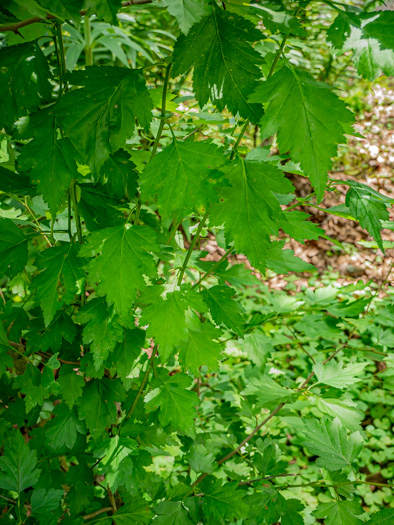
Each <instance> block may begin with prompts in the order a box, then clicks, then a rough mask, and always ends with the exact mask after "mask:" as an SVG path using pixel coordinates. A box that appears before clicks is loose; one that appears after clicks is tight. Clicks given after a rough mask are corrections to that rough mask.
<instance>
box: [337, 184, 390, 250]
mask: <svg viewBox="0 0 394 525" xmlns="http://www.w3.org/2000/svg"><path fill="white" fill-rule="evenodd" d="M383 198H384V197H383V195H382V196H381V198H378V197H377V196H376V195H374V194H373V193H372V192H371V191H370V190H369V188H368V186H365V185H364V184H357V183H355V184H352V185H351V187H350V189H349V190H348V192H347V193H346V201H345V203H346V206H348V207H349V208H350V212H351V214H352V215H353V217H354V218H355V219H357V220H358V222H359V223H360V226H362V227H363V228H365V229H366V230H367V231H368V233H369V234H370V235H371V236H372V237H373V238H374V239H375V241H376V242H377V244H378V246H379V248H380V249H381V250H382V252H384V248H383V242H382V237H381V235H380V230H381V229H382V227H383V226H382V223H381V221H387V220H388V219H389V212H388V210H387V207H386V204H385V202H384V201H383Z"/></svg>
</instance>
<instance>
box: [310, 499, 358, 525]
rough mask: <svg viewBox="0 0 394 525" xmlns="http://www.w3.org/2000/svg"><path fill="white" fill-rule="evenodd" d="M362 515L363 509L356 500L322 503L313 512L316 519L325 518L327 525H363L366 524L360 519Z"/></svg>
mask: <svg viewBox="0 0 394 525" xmlns="http://www.w3.org/2000/svg"><path fill="white" fill-rule="evenodd" d="M362 514H364V513H363V509H362V508H361V507H360V505H359V504H358V503H357V502H356V501H355V500H351V501H346V500H345V501H340V500H335V501H332V502H330V503H321V504H320V505H319V506H318V507H317V509H316V510H315V511H314V512H313V515H314V516H315V517H316V518H320V519H323V518H325V520H324V523H325V524H326V525H361V524H362V523H364V520H361V519H360V517H361V515H362Z"/></svg>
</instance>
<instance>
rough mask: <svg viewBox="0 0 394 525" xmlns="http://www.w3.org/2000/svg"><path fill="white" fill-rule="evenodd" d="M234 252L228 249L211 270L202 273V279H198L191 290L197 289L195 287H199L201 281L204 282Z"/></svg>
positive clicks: (232, 249)
mask: <svg viewBox="0 0 394 525" xmlns="http://www.w3.org/2000/svg"><path fill="white" fill-rule="evenodd" d="M233 251H234V248H230V249H228V250H227V252H226V253H225V254H224V255H223V256H222V257H221V258H220V259H219V260H218V262H217V263H216V264H214V265H213V266H212V268H211V269H210V270H209V272H207V273H204V275H203V276H202V277H200V279H199V280H198V281H197V282H196V283H195V284H194V285H193V286H192V290H194V288H197V286H199V285H200V284H201V283H202V282H203V281H205V279H206V278H207V277H209V276H210V275H211V274H213V272H214V271H215V270H216V269H217V268H219V266H220V265H221V264H222V262H223V261H224V260H225V259H227V257H228V256H229V255H230V253H231V252H233Z"/></svg>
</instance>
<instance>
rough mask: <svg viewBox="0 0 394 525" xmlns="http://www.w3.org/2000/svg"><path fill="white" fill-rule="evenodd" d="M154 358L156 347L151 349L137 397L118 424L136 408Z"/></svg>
mask: <svg viewBox="0 0 394 525" xmlns="http://www.w3.org/2000/svg"><path fill="white" fill-rule="evenodd" d="M155 356H156V346H154V347H153V348H152V354H151V356H150V358H149V362H148V368H147V369H146V372H145V374H144V377H143V379H142V382H141V385H140V388H139V389H138V392H137V395H136V396H135V399H134V402H133V404H132V405H131V408H130V410H129V411H128V412H127V414H126V416H125V418H124V419H123V421H122V422H121V423H120V425H122V424H123V423H124V422H125V421H127V420H128V419H130V418H131V416H132V415H133V413H134V410H135V409H136V407H137V404H138V401H139V399H140V397H141V396H142V394H143V392H144V389H145V386H146V383H147V382H148V378H149V373H150V371H151V368H152V367H153V361H154V359H155Z"/></svg>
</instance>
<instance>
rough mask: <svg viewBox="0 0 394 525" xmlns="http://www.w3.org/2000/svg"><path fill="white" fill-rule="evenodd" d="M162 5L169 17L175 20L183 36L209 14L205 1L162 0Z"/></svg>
mask: <svg viewBox="0 0 394 525" xmlns="http://www.w3.org/2000/svg"><path fill="white" fill-rule="evenodd" d="M163 3H164V5H165V6H166V7H167V10H168V12H169V13H170V15H172V16H174V17H175V18H176V21H177V22H178V25H179V28H180V30H181V31H182V33H184V34H185V35H187V33H188V32H189V29H190V28H191V27H192V26H193V25H194V24H195V23H196V22H199V21H200V20H201V18H202V17H203V16H206V15H209V12H210V9H209V6H208V3H207V1H206V0H163Z"/></svg>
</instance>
